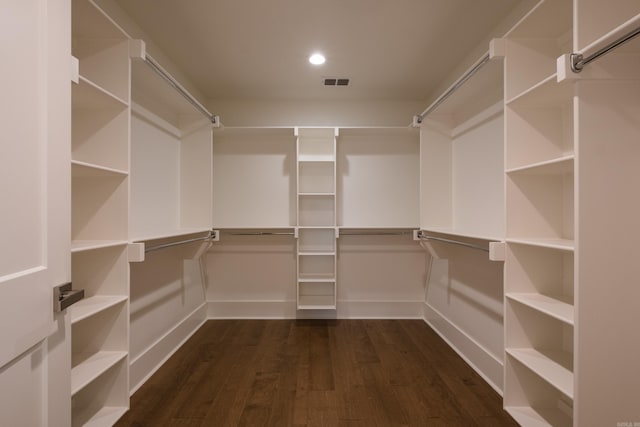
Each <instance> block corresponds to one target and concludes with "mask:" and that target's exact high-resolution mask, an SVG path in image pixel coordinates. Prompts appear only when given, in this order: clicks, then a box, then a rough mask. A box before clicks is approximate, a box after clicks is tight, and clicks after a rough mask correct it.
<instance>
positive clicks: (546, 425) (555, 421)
mask: <svg viewBox="0 0 640 427" xmlns="http://www.w3.org/2000/svg"><path fill="white" fill-rule="evenodd" d="M504 409H505V411H507V412H508V413H509V415H511V416H512V417H513V419H514V420H516V422H517V423H518V424H520V425H523V426H528V427H571V426H572V425H573V421H572V419H571V417H568V416H567V415H566V414H564V413H563V412H562V411H560V410H559V409H555V408H534V407H529V406H507V407H505V408H504Z"/></svg>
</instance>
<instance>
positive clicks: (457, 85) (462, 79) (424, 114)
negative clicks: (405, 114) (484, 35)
mask: <svg viewBox="0 0 640 427" xmlns="http://www.w3.org/2000/svg"><path fill="white" fill-rule="evenodd" d="M489 59H490V57H489V53H486V54H485V55H484V56H483V57H482V58H480V60H479V61H478V62H477V63H476V64H475V65H474V66H473V67H471V69H469V70H468V71H467V72H466V73H465V74H464V75H463V76H462V77H460V78H459V79H458V80H456V82H455V83H454V84H453V85H451V86H450V87H449V89H447V91H446V92H445V93H443V94H442V95H440V96H439V97H438V99H436V100H435V101H434V102H433V103H432V104H431V105H429V106H428V107H427V109H426V110H424V111H423V112H422V114H419V115H417V116H415V118H414V123H418V124H420V123H422V121H423V120H424V118H425V117H427V116H428V115H429V114H430V113H431V112H433V111H434V110H435V109H436V108H438V107H439V106H440V104H442V103H443V102H444V101H446V100H447V98H449V97H450V96H451V95H453V93H454V92H455V91H457V90H458V89H460V87H461V86H462V85H463V84H465V83H466V82H467V80H469V79H470V78H471V77H473V75H474V74H475V73H477V72H478V71H479V70H480V69H481V68H482V67H483V66H484V65H485V64H486V63H487V62H489Z"/></svg>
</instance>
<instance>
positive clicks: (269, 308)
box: [207, 301, 423, 319]
mask: <svg viewBox="0 0 640 427" xmlns="http://www.w3.org/2000/svg"><path fill="white" fill-rule="evenodd" d="M207 305H208V308H207V316H208V318H209V319H296V318H297V319H309V318H315V319H318V318H321V319H335V318H338V319H422V318H423V308H422V305H423V302H422V301H338V310H337V312H336V311H334V310H315V311H299V312H296V302H295V301H209V302H208V303H207Z"/></svg>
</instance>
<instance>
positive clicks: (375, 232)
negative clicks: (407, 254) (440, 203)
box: [340, 231, 413, 236]
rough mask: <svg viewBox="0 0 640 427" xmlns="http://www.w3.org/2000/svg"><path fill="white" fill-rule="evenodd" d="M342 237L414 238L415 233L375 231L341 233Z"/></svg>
mask: <svg viewBox="0 0 640 427" xmlns="http://www.w3.org/2000/svg"><path fill="white" fill-rule="evenodd" d="M340 235H341V236H412V235H413V231H373V232H370V233H367V232H366V231H365V232H363V231H354V232H351V233H343V232H342V231H341V232H340Z"/></svg>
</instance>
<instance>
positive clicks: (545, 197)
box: [506, 158, 574, 240]
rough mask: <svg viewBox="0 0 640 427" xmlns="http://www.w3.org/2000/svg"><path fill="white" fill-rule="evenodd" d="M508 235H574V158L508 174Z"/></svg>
mask: <svg viewBox="0 0 640 427" xmlns="http://www.w3.org/2000/svg"><path fill="white" fill-rule="evenodd" d="M506 181H507V182H506V199H507V204H506V205H507V218H508V220H507V238H508V239H509V238H515V239H528V238H532V239H560V240H573V238H574V231H573V227H574V219H573V216H574V188H573V187H574V178H573V159H572V158H568V159H563V160H562V161H560V162H551V163H544V164H540V165H537V166H535V167H531V168H523V169H519V170H514V171H511V172H508V173H507V176H506Z"/></svg>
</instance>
